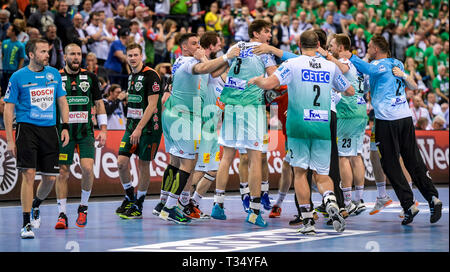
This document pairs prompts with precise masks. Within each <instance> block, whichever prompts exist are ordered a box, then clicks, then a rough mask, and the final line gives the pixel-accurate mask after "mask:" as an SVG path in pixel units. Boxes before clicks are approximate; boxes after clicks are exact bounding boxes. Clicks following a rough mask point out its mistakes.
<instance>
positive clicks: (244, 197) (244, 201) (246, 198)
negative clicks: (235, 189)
mask: <svg viewBox="0 0 450 272" xmlns="http://www.w3.org/2000/svg"><path fill="white" fill-rule="evenodd" d="M241 197H242V206H244V211H245V212H246V213H248V211H249V209H250V195H249V194H244V195H242V196H241ZM211 215H212V213H211ZM213 218H214V217H213Z"/></svg>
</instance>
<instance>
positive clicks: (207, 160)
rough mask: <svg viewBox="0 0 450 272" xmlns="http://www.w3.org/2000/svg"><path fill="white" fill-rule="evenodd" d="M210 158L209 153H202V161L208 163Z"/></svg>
mask: <svg viewBox="0 0 450 272" xmlns="http://www.w3.org/2000/svg"><path fill="white" fill-rule="evenodd" d="M210 158H211V154H210V153H204V154H203V162H204V163H209V161H210Z"/></svg>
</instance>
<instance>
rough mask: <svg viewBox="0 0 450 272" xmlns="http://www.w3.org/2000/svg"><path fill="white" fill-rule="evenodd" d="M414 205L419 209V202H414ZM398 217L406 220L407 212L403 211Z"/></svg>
mask: <svg viewBox="0 0 450 272" xmlns="http://www.w3.org/2000/svg"><path fill="white" fill-rule="evenodd" d="M414 205H415V206H416V207H419V201H417V200H414ZM398 217H400V218H405V211H404V210H403V209H402V210H401V211H400V213H399V214H398Z"/></svg>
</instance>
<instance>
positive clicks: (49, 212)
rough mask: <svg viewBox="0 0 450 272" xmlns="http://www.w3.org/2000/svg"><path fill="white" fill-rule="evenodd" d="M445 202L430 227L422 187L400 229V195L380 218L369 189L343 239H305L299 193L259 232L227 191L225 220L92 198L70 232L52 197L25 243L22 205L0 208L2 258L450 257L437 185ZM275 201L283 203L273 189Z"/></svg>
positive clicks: (329, 234) (150, 203)
mask: <svg viewBox="0 0 450 272" xmlns="http://www.w3.org/2000/svg"><path fill="white" fill-rule="evenodd" d="M438 190H439V194H440V199H441V200H442V201H443V203H444V207H443V214H442V218H441V220H440V221H438V222H437V223H435V224H430V223H429V216H430V213H429V207H428V204H427V203H426V201H425V200H424V199H423V198H422V196H421V195H420V193H419V192H418V190H417V189H414V194H415V196H416V197H417V200H418V201H419V210H420V212H419V214H418V215H417V216H416V217H415V218H414V222H413V223H412V224H410V225H408V226H402V225H401V224H400V222H401V219H400V218H399V217H398V214H399V212H400V206H399V203H398V200H397V198H396V196H395V194H394V192H393V191H392V190H391V189H390V190H388V194H389V195H390V196H391V198H392V199H393V200H394V203H393V204H392V205H391V206H389V207H387V208H386V209H384V210H383V211H382V212H380V213H378V214H376V215H369V211H370V210H371V208H372V207H373V205H374V201H375V198H376V191H375V190H373V189H369V188H368V189H367V190H366V191H365V192H364V200H365V202H366V206H367V210H366V211H365V212H363V213H362V214H360V215H358V216H350V217H349V218H347V220H346V222H347V227H346V230H345V231H344V232H343V233H337V232H335V231H334V230H333V228H332V226H327V225H326V224H325V222H326V220H325V219H324V218H323V217H322V215H320V219H319V220H318V221H317V222H316V231H317V235H315V236H303V235H301V234H299V233H298V232H297V230H298V228H299V226H290V225H289V224H288V222H289V221H290V220H291V219H293V215H294V214H296V211H295V207H294V195H293V191H290V192H289V194H288V195H287V197H286V199H285V201H284V202H283V206H282V208H283V211H282V214H281V217H280V218H274V219H272V218H268V215H269V211H265V213H264V215H263V217H264V218H265V219H266V220H267V222H268V224H269V226H268V227H267V228H260V227H257V226H254V225H251V224H248V223H246V222H245V221H244V220H245V216H246V214H244V211H243V208H242V204H241V200H240V196H239V195H238V193H227V194H226V199H225V212H226V215H227V217H228V218H227V220H225V221H220V220H215V219H211V220H205V221H195V222H193V223H191V224H189V225H177V224H174V223H171V222H168V221H163V220H161V219H159V218H157V217H156V216H154V215H152V210H153V208H154V206H155V205H156V204H157V202H158V199H157V196H149V197H147V199H146V201H145V203H144V218H143V219H142V220H138V219H136V220H125V219H121V218H119V217H118V216H117V215H116V214H115V209H116V208H117V207H118V206H119V205H120V204H121V202H122V199H119V198H114V199H113V200H105V199H104V198H100V199H98V198H91V200H90V203H89V213H88V224H87V226H86V227H85V228H78V227H76V226H75V220H76V209H77V207H78V199H74V200H72V201H70V204H68V206H67V211H68V217H69V229H67V230H55V229H54V225H55V223H56V220H57V216H58V214H57V213H58V210H57V206H56V201H55V200H54V199H51V200H46V201H45V202H44V203H43V204H42V205H41V209H40V210H41V227H40V228H39V229H34V232H35V236H36V237H35V239H29V240H23V239H21V238H20V228H21V226H22V213H21V208H20V204H16V203H14V204H8V203H0V205H1V206H0V218H1V219H2V220H1V224H0V252H70V251H80V252H117V251H119V252H142V251H144V252H161V251H162V252H165V251H169V252H180V251H181V252H192V251H196V252H197V251H199V252H206V251H207V252H370V251H380V252H448V251H449V214H448V207H449V190H448V186H445V187H442V186H441V187H439V188H438ZM271 197H272V198H273V199H272V203H274V202H275V199H276V197H277V192H276V191H271ZM320 201H321V197H320V195H319V194H318V193H313V202H314V203H315V205H319V204H320ZM212 202H213V199H212V194H208V195H207V197H205V198H204V200H203V202H202V206H201V208H202V210H203V211H204V212H206V213H208V214H210V212H211V208H212Z"/></svg>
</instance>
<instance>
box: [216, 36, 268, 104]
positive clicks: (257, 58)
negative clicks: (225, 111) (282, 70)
mask: <svg viewBox="0 0 450 272" xmlns="http://www.w3.org/2000/svg"><path fill="white" fill-rule="evenodd" d="M260 44H261V43H259V42H238V43H237V44H235V45H234V46H232V47H231V48H230V50H232V49H233V48H234V47H235V46H237V47H239V48H240V49H241V53H240V55H239V57H236V58H234V59H233V60H232V61H231V65H230V71H229V72H228V76H227V79H226V81H225V87H224V89H223V91H222V94H221V96H220V100H221V101H222V102H223V103H225V104H226V105H262V104H264V90H262V89H261V88H259V87H258V86H256V85H248V84H247V81H248V80H250V79H251V78H253V77H256V76H260V75H264V74H265V72H266V68H267V67H270V66H274V65H276V62H275V57H274V56H273V55H272V54H262V55H255V54H253V48H254V47H256V46H258V45H260Z"/></svg>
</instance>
